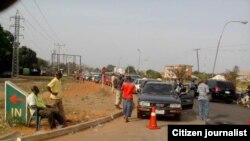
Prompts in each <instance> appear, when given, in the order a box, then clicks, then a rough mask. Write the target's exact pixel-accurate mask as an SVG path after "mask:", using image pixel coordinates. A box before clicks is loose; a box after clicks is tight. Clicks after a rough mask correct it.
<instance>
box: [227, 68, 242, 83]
mask: <svg viewBox="0 0 250 141" xmlns="http://www.w3.org/2000/svg"><path fill="white" fill-rule="evenodd" d="M238 72H239V67H238V66H234V68H233V69H232V71H229V70H227V71H226V73H225V78H226V79H227V80H229V81H231V82H233V83H234V84H237V77H238Z"/></svg>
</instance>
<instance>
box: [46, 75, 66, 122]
mask: <svg viewBox="0 0 250 141" xmlns="http://www.w3.org/2000/svg"><path fill="white" fill-rule="evenodd" d="M61 78H62V73H61V72H57V73H56V77H54V78H53V79H52V80H51V81H50V82H49V83H48V85H47V89H48V91H49V92H50V93H51V94H50V100H51V101H52V103H51V105H52V106H53V107H55V108H57V110H58V111H59V113H60V114H61V115H62V116H63V118H64V120H65V121H69V120H67V119H66V116H65V114H64V108H63V103H62V96H61V93H62V84H61Z"/></svg>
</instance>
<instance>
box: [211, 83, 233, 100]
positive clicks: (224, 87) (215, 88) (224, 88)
mask: <svg viewBox="0 0 250 141" xmlns="http://www.w3.org/2000/svg"><path fill="white" fill-rule="evenodd" d="M208 86H209V91H210V101H214V100H223V101H225V102H227V103H231V102H233V100H236V99H237V95H236V88H235V85H234V84H233V83H232V82H230V81H222V80H213V79H209V80H208Z"/></svg>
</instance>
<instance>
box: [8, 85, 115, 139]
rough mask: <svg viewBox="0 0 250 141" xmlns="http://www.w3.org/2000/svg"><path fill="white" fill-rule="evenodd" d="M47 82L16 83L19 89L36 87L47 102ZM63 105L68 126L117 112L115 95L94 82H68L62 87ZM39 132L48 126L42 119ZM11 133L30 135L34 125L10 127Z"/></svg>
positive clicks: (45, 120)
mask: <svg viewBox="0 0 250 141" xmlns="http://www.w3.org/2000/svg"><path fill="white" fill-rule="evenodd" d="M46 83H47V82H42V81H41V82H29V81H27V82H25V84H24V83H20V84H19V83H17V84H16V85H18V86H20V87H21V88H24V89H26V90H27V89H28V88H29V87H30V86H31V85H34V84H36V85H38V87H39V88H40V89H41V92H42V97H43V98H44V99H45V100H47V99H48V98H49V95H50V94H49V92H47V91H46V89H45V87H44V86H46ZM62 95H63V105H64V109H65V114H66V117H67V118H68V119H69V120H71V121H72V122H71V123H69V126H70V125H74V124H77V123H82V122H86V121H90V120H95V119H97V118H100V117H105V116H108V115H111V114H114V113H116V112H118V110H117V109H115V108H114V100H115V95H114V94H112V93H111V88H110V87H109V86H105V87H104V88H102V86H101V84H97V83H94V82H87V81H86V82H84V83H79V82H76V81H75V82H74V81H73V82H69V83H66V84H64V85H63V93H62ZM41 122H42V123H41V128H40V131H47V130H50V129H49V125H48V122H47V119H42V121H41ZM11 130H12V131H19V132H21V133H22V134H23V135H31V134H34V133H35V123H34V122H33V123H32V124H31V127H30V128H28V127H26V126H21V127H14V128H13V127H12V128H11Z"/></svg>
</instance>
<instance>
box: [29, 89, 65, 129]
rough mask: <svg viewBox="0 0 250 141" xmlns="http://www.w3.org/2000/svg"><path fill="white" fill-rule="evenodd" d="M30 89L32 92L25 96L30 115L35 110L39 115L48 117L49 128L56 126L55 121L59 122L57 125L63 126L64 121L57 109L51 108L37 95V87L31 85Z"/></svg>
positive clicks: (34, 112)
mask: <svg viewBox="0 0 250 141" xmlns="http://www.w3.org/2000/svg"><path fill="white" fill-rule="evenodd" d="M31 91H32V92H31V93H30V94H29V96H28V98H27V104H28V106H29V109H30V115H31V116H32V115H34V114H36V112H37V111H38V113H39V115H40V116H41V117H46V118H48V122H49V125H50V129H54V128H56V121H57V122H58V123H59V124H60V126H59V127H65V126H66V122H65V120H64V118H63V117H62V115H61V114H60V113H59V112H58V111H56V110H54V109H53V108H51V106H50V105H46V104H45V103H44V101H43V99H42V98H41V97H40V96H38V94H39V89H38V87H37V86H32V88H31Z"/></svg>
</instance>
